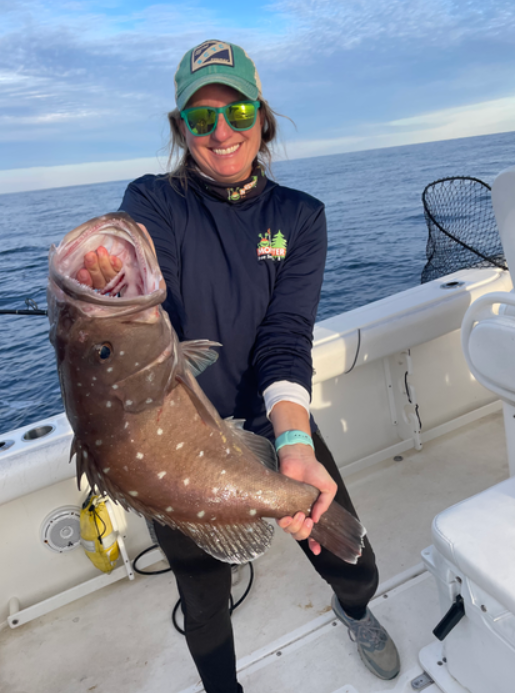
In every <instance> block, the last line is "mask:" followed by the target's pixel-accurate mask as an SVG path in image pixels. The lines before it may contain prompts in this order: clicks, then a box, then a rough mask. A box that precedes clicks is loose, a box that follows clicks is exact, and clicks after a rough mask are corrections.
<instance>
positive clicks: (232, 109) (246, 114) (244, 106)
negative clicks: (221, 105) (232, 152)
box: [226, 103, 257, 130]
mask: <svg viewBox="0 0 515 693" xmlns="http://www.w3.org/2000/svg"><path fill="white" fill-rule="evenodd" d="M226 114H227V120H228V121H229V125H230V126H231V127H232V128H233V129H234V130H248V129H249V128H251V127H252V126H253V125H254V123H255V122H256V114H257V108H256V107H255V106H254V104H253V103H235V104H231V105H230V106H227V110H226Z"/></svg>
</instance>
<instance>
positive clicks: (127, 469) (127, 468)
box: [123, 464, 129, 472]
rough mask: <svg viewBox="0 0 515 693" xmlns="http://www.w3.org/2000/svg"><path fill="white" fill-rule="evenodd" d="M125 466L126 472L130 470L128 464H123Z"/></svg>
mask: <svg viewBox="0 0 515 693" xmlns="http://www.w3.org/2000/svg"><path fill="white" fill-rule="evenodd" d="M123 468H124V469H125V471H126V472H128V471H129V467H127V465H126V464H125V465H124V466H123Z"/></svg>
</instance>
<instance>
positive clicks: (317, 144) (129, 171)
mask: <svg viewBox="0 0 515 693" xmlns="http://www.w3.org/2000/svg"><path fill="white" fill-rule="evenodd" d="M511 130H515V96H513V97H509V98H504V99H497V100H495V101H488V102H484V103H477V104H471V105H468V106H463V107H459V108H449V109H443V110H440V111H433V112H429V113H424V114H422V115H419V116H414V117H411V118H401V119H398V120H392V121H389V122H384V123H368V124H362V125H361V126H360V129H359V131H358V132H356V133H354V134H352V135H347V136H341V137H335V138H331V139H324V138H320V139H305V140H302V139H300V140H296V141H292V142H290V143H289V144H288V145H287V146H286V148H284V149H283V148H281V147H276V151H275V156H274V158H275V159H276V160H281V159H285V158H287V159H302V158H309V157H314V156H324V155H328V154H339V153H344V152H352V151H360V150H365V149H379V148H383V147H394V146H401V145H407V144H416V143H420V142H434V141H439V140H445V139H455V138H459V137H473V136H477V135H485V134H492V133H497V132H507V131H511ZM166 170H167V158H166V157H164V156H163V157H154V158H138V159H132V160H123V161H107V162H101V161H99V162H91V163H87V164H76V165H66V166H53V167H43V166H42V167H33V168H27V169H14V170H10V171H0V194H2V193H10V192H21V191H24V190H40V189H45V188H56V187H65V186H73V185H86V184H89V183H100V182H110V181H118V180H131V179H134V178H137V177H138V176H141V175H143V174H144V173H164V172H166Z"/></svg>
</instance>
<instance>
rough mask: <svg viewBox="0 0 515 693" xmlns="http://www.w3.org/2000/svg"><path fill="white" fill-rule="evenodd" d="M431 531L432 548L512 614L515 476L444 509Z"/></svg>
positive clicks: (514, 597) (514, 604)
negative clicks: (433, 546)
mask: <svg viewBox="0 0 515 693" xmlns="http://www.w3.org/2000/svg"><path fill="white" fill-rule="evenodd" d="M432 531H433V541H434V545H435V548H436V549H437V550H438V551H439V552H440V553H441V554H442V555H443V556H445V558H447V560H449V561H450V562H451V563H452V564H453V565H454V566H456V568H457V569H458V570H459V571H461V572H462V573H463V574H464V575H465V576H466V577H468V578H469V579H470V580H472V582H474V583H475V584H476V585H477V586H478V587H480V588H481V589H482V590H484V591H485V592H486V593H487V594H490V595H491V596H492V597H493V598H494V599H496V600H497V601H498V602H499V603H500V604H502V605H503V606H504V607H505V608H506V609H507V610H508V611H510V612H511V613H512V614H515V579H514V576H515V477H512V478H510V479H507V480H506V481H503V482H501V483H500V484H496V485H495V486H492V488H489V489H487V490H486V491H483V492H482V493H479V494H477V495H476V496H472V498H468V499H467V500H465V501H462V502H461V503H458V504H457V505H454V506H452V507H451V508H448V509H447V510H444V511H443V512H442V513H440V514H439V515H437V516H436V517H435V519H434V520H433V528H432Z"/></svg>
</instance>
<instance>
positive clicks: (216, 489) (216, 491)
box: [213, 486, 218, 494]
mask: <svg viewBox="0 0 515 693" xmlns="http://www.w3.org/2000/svg"><path fill="white" fill-rule="evenodd" d="M213 493H214V494H217V493H218V486H215V488H214V489H213Z"/></svg>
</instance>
